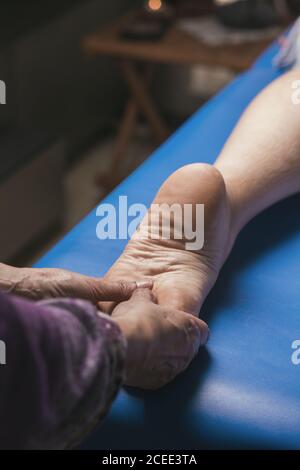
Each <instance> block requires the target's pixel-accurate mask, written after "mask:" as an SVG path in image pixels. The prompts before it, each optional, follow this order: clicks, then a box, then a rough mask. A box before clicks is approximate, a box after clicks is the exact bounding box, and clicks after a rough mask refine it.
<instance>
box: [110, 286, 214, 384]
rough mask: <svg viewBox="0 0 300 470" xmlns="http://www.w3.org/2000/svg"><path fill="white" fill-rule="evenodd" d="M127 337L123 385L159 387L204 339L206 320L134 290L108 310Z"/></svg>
mask: <svg viewBox="0 0 300 470" xmlns="http://www.w3.org/2000/svg"><path fill="white" fill-rule="evenodd" d="M112 317H113V319H114V320H115V321H116V322H117V323H118V325H119V326H120V328H121V330H122V331H123V333H124V336H125V338H126V340H127V363H126V381H125V383H126V385H131V386H134V387H139V388H145V389H157V388H160V387H162V386H164V385H166V384H167V383H169V382H170V381H171V380H173V379H174V378H175V377H176V376H177V375H178V374H180V373H181V372H183V371H184V370H185V369H186V368H187V367H188V365H189V364H190V362H191V361H192V359H193V358H194V357H195V355H196V354H197V352H198V350H199V348H200V346H204V345H205V344H206V342H207V339H208V334H209V332H208V327H207V325H206V323H204V322H203V321H202V320H199V319H198V318H196V317H195V316H193V315H190V314H188V313H185V312H182V311H179V310H175V309H174V308H168V307H162V306H160V305H157V304H156V302H155V298H154V295H153V293H152V292H151V291H150V290H149V289H136V291H135V292H134V293H133V295H132V297H131V298H130V300H128V301H127V302H122V303H120V304H119V305H118V306H117V307H116V308H115V309H114V311H113V313H112Z"/></svg>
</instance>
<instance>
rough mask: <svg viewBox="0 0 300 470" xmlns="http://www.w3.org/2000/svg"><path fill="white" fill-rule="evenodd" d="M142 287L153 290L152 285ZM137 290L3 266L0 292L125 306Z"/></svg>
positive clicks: (52, 271) (123, 284) (119, 284)
mask: <svg viewBox="0 0 300 470" xmlns="http://www.w3.org/2000/svg"><path fill="white" fill-rule="evenodd" d="M139 285H141V286H146V287H151V285H149V282H146V283H143V282H142V283H140V284H139ZM136 288H137V283H135V282H125V281H124V282H123V281H121V282H108V281H105V280H102V279H101V278H94V277H88V276H83V275H82V274H77V273H74V272H71V271H67V270H64V269H35V268H15V267H11V266H7V265H3V264H0V289H2V290H4V291H8V292H10V293H13V294H16V295H20V296H23V297H27V298H30V299H33V300H41V299H50V298H56V297H76V298H80V299H85V300H89V301H91V302H93V303H96V302H98V301H101V300H102V301H114V302H122V301H124V300H127V299H129V298H130V296H131V295H132V293H133V292H134V290H135V289H136Z"/></svg>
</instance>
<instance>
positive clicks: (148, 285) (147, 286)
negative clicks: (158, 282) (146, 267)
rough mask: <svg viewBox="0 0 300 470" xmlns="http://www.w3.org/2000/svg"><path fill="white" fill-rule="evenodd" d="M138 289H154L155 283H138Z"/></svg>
mask: <svg viewBox="0 0 300 470" xmlns="http://www.w3.org/2000/svg"><path fill="white" fill-rule="evenodd" d="M136 287H137V288H138V289H152V287H153V281H137V282H136Z"/></svg>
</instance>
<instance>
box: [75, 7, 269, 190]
mask: <svg viewBox="0 0 300 470" xmlns="http://www.w3.org/2000/svg"><path fill="white" fill-rule="evenodd" d="M130 18H131V15H126V16H124V17H122V18H120V19H119V20H117V21H116V22H115V23H113V24H111V25H108V26H107V27H104V28H103V29H101V30H100V31H99V32H95V33H94V34H91V35H89V36H87V37H86V38H84V40H83V48H84V50H85V51H86V53H87V54H88V55H90V56H101V55H109V56H112V57H116V58H117V59H118V61H119V63H120V67H121V70H122V73H123V75H124V78H125V80H126V82H127V84H128V87H129V90H130V93H131V96H130V98H129V100H128V103H127V106H126V109H125V112H124V116H123V119H122V122H121V126H120V129H119V133H118V136H117V139H116V147H115V151H114V155H113V156H112V159H111V170H110V171H109V172H108V173H107V174H106V175H99V178H98V180H99V184H101V185H103V186H104V187H105V189H106V190H107V191H110V190H111V189H113V187H115V186H116V185H117V184H118V183H119V182H120V181H121V180H122V179H123V176H122V174H120V173H119V168H120V167H121V165H120V162H121V160H122V158H123V156H124V154H125V152H126V150H127V148H128V144H129V141H130V137H131V135H132V133H133V130H134V128H135V125H136V122H137V118H138V113H139V112H142V113H143V115H144V117H145V118H146V120H147V121H148V123H149V125H150V126H151V128H152V131H153V134H154V136H155V138H156V141H157V144H161V143H162V142H163V141H164V140H165V139H166V138H167V137H168V136H169V134H170V132H169V129H168V126H167V124H166V123H165V122H164V119H163V118H162V117H161V116H160V114H159V112H158V110H157V108H156V106H155V103H154V101H153V99H152V98H151V96H150V94H149V92H148V84H149V81H150V80H151V75H152V71H153V67H154V65H155V64H176V65H196V64H198V65H199V64H201V65H207V66H211V67H225V68H227V69H230V70H232V71H234V72H237V73H239V72H243V71H245V70H247V69H248V68H249V67H250V66H251V65H252V63H253V62H254V61H255V59H256V58H257V57H258V55H259V54H260V53H261V52H262V51H263V50H264V49H265V48H266V47H267V46H268V45H269V44H270V42H271V39H265V40H260V41H258V42H251V43H242V44H237V45H223V46H210V45H207V44H206V43H204V42H201V41H200V40H199V39H196V38H194V37H193V36H191V35H189V34H188V33H186V32H184V31H182V30H181V29H179V28H178V27H176V24H174V26H172V27H171V28H170V29H169V30H168V32H167V33H166V35H165V36H164V37H163V38H162V39H161V40H158V41H144V40H140V41H130V40H125V39H124V38H122V37H121V31H122V28H123V27H124V25H126V23H127V22H128V21H129V20H130Z"/></svg>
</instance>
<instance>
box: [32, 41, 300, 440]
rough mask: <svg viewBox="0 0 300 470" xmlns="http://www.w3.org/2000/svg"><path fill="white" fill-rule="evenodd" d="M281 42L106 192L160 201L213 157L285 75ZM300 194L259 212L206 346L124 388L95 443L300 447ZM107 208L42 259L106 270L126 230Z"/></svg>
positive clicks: (221, 293)
mask: <svg viewBox="0 0 300 470" xmlns="http://www.w3.org/2000/svg"><path fill="white" fill-rule="evenodd" d="M276 48H277V46H276V45H275V46H272V48H271V49H270V50H268V51H267V52H266V54H264V56H263V57H262V58H260V59H259V61H258V62H257V63H256V65H255V66H254V67H253V68H252V69H251V70H250V71H249V72H247V73H246V74H244V75H242V76H240V77H238V78H237V79H236V80H235V81H234V82H233V83H232V84H230V85H229V86H228V87H227V88H226V89H225V90H223V91H222V92H221V93H220V94H219V95H217V96H216V97H215V98H214V99H212V100H211V101H210V102H209V103H208V104H207V105H205V106H204V107H203V108H202V109H200V111H199V112H197V113H196V114H195V115H194V116H193V117H192V118H191V119H190V120H189V121H188V122H187V123H186V124H185V125H184V126H183V127H182V128H181V129H179V131H177V132H176V133H175V135H174V136H172V137H171V138H170V139H169V140H168V141H167V142H166V143H165V144H164V145H163V146H162V147H161V148H159V149H158V150H157V151H156V152H155V153H154V154H153V155H152V156H151V157H150V158H149V159H148V160H147V161H146V162H145V163H144V164H143V165H142V166H141V167H140V168H138V169H137V170H136V171H135V172H134V173H133V174H132V175H131V176H130V177H129V178H127V179H126V180H125V181H124V182H123V183H122V184H121V185H120V186H119V187H118V188H117V189H116V190H115V191H114V192H113V193H112V194H110V195H109V196H108V197H107V198H106V200H105V202H110V203H116V201H117V198H118V196H119V195H127V196H128V199H129V203H133V202H143V203H146V204H149V203H150V202H151V200H152V198H153V196H154V195H155V192H156V190H157V189H158V188H159V186H160V185H161V183H162V182H163V181H164V180H165V179H166V178H167V177H168V176H169V175H170V174H171V173H172V172H173V171H174V170H176V169H177V168H179V167H180V166H182V165H185V164H187V163H192V162H209V163H212V162H213V161H214V160H215V158H216V157H217V155H218V153H219V151H220V150H221V148H222V146H223V144H224V142H225V141H226V139H227V137H228V136H229V134H230V132H231V131H232V129H233V127H234V126H235V124H236V122H237V120H238V118H239V116H240V115H241V113H242V112H243V110H244V109H245V107H246V106H247V105H248V103H249V102H250V101H251V99H252V98H253V97H254V96H255V95H256V94H257V93H258V92H259V91H260V90H261V89H262V88H263V87H265V86H266V85H267V84H268V83H269V82H271V81H272V80H273V79H274V78H276V77H277V76H278V75H279V72H278V71H276V70H275V69H272V67H271V61H272V57H273V55H274V52H275V51H276ZM299 208H300V197H299V196H295V197H293V198H290V199H289V200H287V201H284V202H282V203H280V204H278V205H277V206H275V207H273V208H272V209H270V210H268V211H266V212H265V213H264V214H261V215H260V216H259V217H257V218H256V219H255V220H254V221H253V222H251V224H249V225H248V227H247V228H246V229H245V230H244V231H243V232H242V234H241V235H240V237H239V239H238V242H237V244H236V246H235V248H234V250H233V253H232V255H231V256H230V258H229V260H228V261H227V263H226V265H225V267H224V268H223V270H222V272H221V275H220V278H219V280H218V282H217V284H216V286H215V287H214V289H213V291H212V292H211V294H210V295H209V297H208V299H207V301H206V302H205V304H204V307H203V311H202V313H203V316H204V318H205V319H206V320H207V321H208V323H209V326H210V329H211V338H210V341H209V344H208V346H207V349H206V350H202V351H201V352H200V354H199V356H198V358H196V360H195V361H194V362H193V364H192V365H191V367H190V368H189V370H188V371H187V372H186V373H185V374H183V375H182V376H181V377H179V378H178V379H177V380H176V381H175V382H174V383H173V384H171V385H169V386H167V387H165V388H164V389H163V390H161V391H159V392H155V393H153V392H140V391H136V390H128V389H127V390H122V391H121V393H120V394H119V396H118V398H117V400H116V401H115V403H114V405H113V407H112V410H111V412H110V414H109V416H108V418H107V419H106V421H105V422H104V424H102V425H101V426H99V427H98V429H96V430H95V431H94V432H93V433H92V434H91V435H90V436H89V438H88V439H87V440H86V442H85V443H84V445H83V448H92V449H126V448H127V449H137V448H142V449H143V448H144V449H151V448H156V449H157V448H159V449H163V448H166V449H176V448H177V449H187V448H190V449H191V448H198V449H200V448H245V447H246V448H300V366H298V367H297V366H295V365H293V364H292V362H291V355H292V352H293V351H292V349H291V344H292V342H293V341H294V340H296V339H300V217H299ZM96 224H97V217H96V214H95V211H93V212H92V213H91V214H90V215H88V216H87V217H86V218H85V219H84V220H83V221H82V222H81V223H80V224H79V225H78V226H77V227H75V228H74V229H73V230H72V231H71V233H70V234H69V235H67V237H66V238H64V239H63V240H62V241H61V242H60V243H58V245H57V246H55V247H54V249H53V250H51V251H50V253H48V254H47V255H46V256H45V257H44V258H43V259H42V260H41V261H40V262H39V263H38V266H40V267H41V266H43V267H45V266H47V267H61V268H67V269H71V270H75V271H78V272H82V273H85V274H89V275H102V274H104V273H105V272H106V270H107V269H108V268H109V267H110V266H111V264H112V263H113V262H114V261H115V260H116V258H117V257H118V256H119V255H120V253H121V252H122V250H123V248H124V245H125V241H104V242H103V241H102V242H100V241H99V240H98V239H97V238H96V233H95V232H96Z"/></svg>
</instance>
